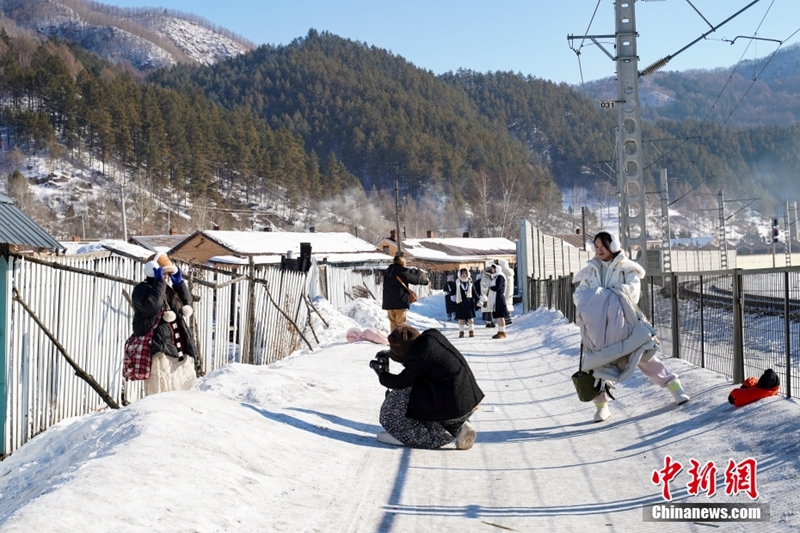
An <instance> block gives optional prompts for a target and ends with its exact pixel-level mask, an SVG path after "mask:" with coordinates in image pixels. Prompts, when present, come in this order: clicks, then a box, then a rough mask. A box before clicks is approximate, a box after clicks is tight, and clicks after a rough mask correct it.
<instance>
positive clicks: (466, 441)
mask: <svg viewBox="0 0 800 533" xmlns="http://www.w3.org/2000/svg"><path fill="white" fill-rule="evenodd" d="M477 435H478V432H477V431H475V428H474V427H473V426H472V424H470V423H469V422H464V424H463V425H462V426H461V429H459V430H458V435H457V436H456V448H457V449H459V450H469V449H470V448H472V445H473V444H474V443H475V437H476V436H477Z"/></svg>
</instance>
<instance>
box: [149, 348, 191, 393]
mask: <svg viewBox="0 0 800 533" xmlns="http://www.w3.org/2000/svg"><path fill="white" fill-rule="evenodd" d="M195 389H197V374H196V373H195V370H194V359H193V358H191V357H184V358H183V361H179V360H178V358H177V357H170V356H168V355H165V354H164V353H163V352H158V353H155V354H153V359H152V363H151V364H150V377H149V378H147V380H146V381H145V382H144V390H145V395H146V396H150V395H151V394H158V393H159V392H170V391H177V390H195Z"/></svg>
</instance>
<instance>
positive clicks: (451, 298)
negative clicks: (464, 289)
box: [444, 274, 456, 320]
mask: <svg viewBox="0 0 800 533" xmlns="http://www.w3.org/2000/svg"><path fill="white" fill-rule="evenodd" d="M455 297H456V279H455V277H454V276H453V275H452V274H448V275H447V282H446V283H445V284H444V310H445V312H446V313H447V320H452V318H453V315H455V314H456V301H455Z"/></svg>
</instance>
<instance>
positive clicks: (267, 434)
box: [0, 294, 800, 533]
mask: <svg viewBox="0 0 800 533" xmlns="http://www.w3.org/2000/svg"><path fill="white" fill-rule="evenodd" d="M321 308H322V309H323V312H324V313H326V314H328V315H329V318H331V328H330V329H328V330H327V331H326V332H325V334H324V335H321V339H325V341H324V342H327V343H328V344H327V345H326V346H325V347H324V348H322V349H318V350H316V351H315V352H313V353H298V354H295V355H293V356H292V357H290V358H288V359H285V360H283V361H281V362H278V363H275V364H272V365H270V366H266V367H253V366H245V365H239V364H233V365H230V366H228V367H226V368H223V369H221V370H218V371H216V372H214V373H213V374H211V375H209V376H207V377H206V378H204V379H203V381H202V385H201V390H200V391H198V392H180V393H167V394H160V395H156V396H152V397H148V398H145V399H143V400H141V401H138V402H136V403H134V404H132V405H130V406H128V407H125V408H123V409H120V410H115V411H111V410H109V411H104V412H99V413H96V414H93V415H89V416H84V417H80V418H75V419H71V420H67V421H65V422H62V423H61V424H59V425H57V426H55V427H53V428H51V429H50V430H48V431H46V432H45V433H43V434H41V435H39V436H38V437H36V438H35V439H33V440H32V441H31V442H30V443H28V444H26V445H25V446H24V447H23V448H22V449H20V450H19V451H17V452H16V453H14V454H13V455H11V456H10V457H8V458H7V459H6V460H5V461H3V462H2V463H0V531H3V532H10V531H14V532H17V531H19V532H30V531H37V532H38V531H44V532H61V531H63V532H73V531H82V532H84V533H92V532H108V531H115V532H128V531H137V532H138V531H142V532H151V531H153V532H173V531H181V532H182V531H185V532H264V531H275V532H284V531H292V532H294V531H320V532H329V531H333V532H339V531H360V532H372V531H383V532H389V531H391V532H421V531H463V532H473V531H475V532H482V531H486V532H492V531H494V532H497V531H520V532H521V531H580V532H585V531H621V532H629V531H631V532H638V531H699V532H707V531H759V532H760V531H797V530H800V515H798V514H797V510H796V509H795V505H797V504H798V503H800V495H799V494H800V493H798V491H797V483H798V481H800V476H799V475H798V470H799V467H798V453H799V452H800V422H798V420H800V418H798V414H800V409H798V405H797V404H796V403H795V402H794V401H792V400H786V399H783V398H780V397H773V398H768V399H766V400H761V401H759V402H757V403H755V404H751V405H749V406H746V407H744V408H740V409H734V408H733V407H732V406H731V405H729V404H728V403H727V401H726V398H727V395H728V392H729V391H730V389H731V388H732V384H731V383H730V382H729V381H727V380H726V379H725V378H723V377H722V376H720V375H718V374H715V373H713V372H711V371H708V370H702V369H698V368H695V367H692V366H691V365H689V364H688V363H685V362H682V361H677V360H670V361H668V364H669V366H670V368H671V369H673V370H674V371H676V372H678V373H679V374H681V377H682V381H683V383H684V386H685V388H686V389H687V391H688V392H689V393H690V394H692V401H691V402H689V403H688V404H686V405H684V406H681V407H677V406H675V405H674V404H673V403H672V401H671V397H670V395H669V393H667V392H666V391H662V390H659V389H657V388H655V387H654V386H653V385H651V384H649V383H648V382H646V380H645V379H644V378H643V376H642V375H641V374H639V373H637V374H634V377H633V378H631V379H630V380H629V381H628V382H626V383H624V384H623V385H621V386H620V387H619V388H618V401H616V402H613V403H612V404H611V409H612V418H611V419H610V420H608V421H607V422H604V423H602V424H593V423H592V422H591V421H590V420H591V417H592V414H593V412H594V408H593V406H592V405H591V404H584V403H581V402H579V401H578V400H577V397H576V395H575V393H574V390H573V388H572V384H571V383H570V380H569V376H570V375H571V374H572V372H574V370H575V368H576V366H577V361H578V333H577V328H576V327H575V326H573V325H570V324H568V323H567V322H566V321H565V320H564V319H563V318H562V317H561V316H560V315H559V314H557V313H555V312H552V311H545V310H540V311H537V312H534V313H530V314H528V315H526V316H524V317H518V318H516V319H515V320H514V324H513V325H512V326H510V327H509V337H508V339H506V340H491V339H490V336H491V334H493V333H494V331H495V330H490V329H486V328H484V327H482V325H481V327H479V328H477V335H476V338H474V339H469V338H465V339H458V338H456V335H457V333H456V332H457V326H455V324H454V323H452V322H451V323H446V322H444V320H443V319H444V305H443V300H442V296H441V294H437V295H434V296H432V297H430V298H427V299H425V300H422V301H421V302H419V303H418V304H415V305H414V306H413V307H412V310H413V312H412V313H411V314H410V320H411V323H412V324H414V325H416V326H418V327H420V328H427V327H438V328H443V329H444V331H445V334H446V335H447V336H448V337H450V338H451V339H452V340H453V343H454V344H455V345H456V346H457V347H459V348H460V349H461V350H462V351H463V352H464V353H465V354H466V356H467V359H468V361H469V362H470V364H471V366H472V368H473V370H474V372H475V374H476V377H477V379H478V382H479V384H480V386H481V387H482V388H483V390H484V392H485V393H486V399H485V400H484V402H483V403H482V405H481V408H480V410H479V411H478V412H477V413H476V414H475V415H474V417H473V422H474V424H475V426H476V427H477V429H478V439H477V441H476V443H475V446H474V447H473V448H472V449H471V450H469V451H459V450H456V449H455V447H454V445H453V444H450V445H448V446H447V447H445V448H443V449H441V450H434V451H427V450H415V449H409V448H400V447H394V446H390V445H384V444H381V443H379V442H377V441H376V440H375V437H374V435H375V434H376V433H377V432H378V431H380V430H381V428H380V427H379V425H378V422H377V417H378V411H379V408H380V403H381V400H382V398H383V392H384V390H383V389H382V387H381V386H380V385H379V384H378V381H377V378H376V376H375V374H374V373H373V372H372V370H370V368H369V367H368V365H367V362H368V361H369V360H370V359H371V358H372V357H373V356H374V354H375V353H376V352H377V351H378V350H379V349H381V348H382V347H380V346H378V345H375V344H370V343H357V344H347V343H346V342H345V340H344V333H345V331H346V329H347V328H349V327H352V325H353V320H355V321H356V322H359V323H361V324H362V325H363V326H375V324H374V321H375V317H380V316H381V315H382V312H381V311H380V309H379V308H378V307H377V305H375V304H374V303H371V302H366V301H361V302H359V303H358V304H355V305H353V306H352V307H351V308H350V309H348V310H347V313H348V316H347V317H345V316H343V315H338V316H336V317H334V316H333V314H334V312H333V311H332V310H331V308H330V306H325V305H321ZM364 321H366V322H370V323H364ZM385 327H386V326H384V328H385ZM393 371H394V372H397V371H399V369H398V368H393ZM668 455H669V456H671V458H672V459H673V460H675V461H678V462H680V463H682V464H683V465H684V470H683V471H682V472H681V473H680V474H678V476H677V477H676V478H675V479H674V480H673V481H672V483H671V484H670V487H671V490H672V494H673V497H674V500H675V501H679V502H686V501H691V502H701V503H738V502H750V501H751V500H750V499H749V497H748V496H746V495H744V494H738V495H734V496H731V495H727V494H725V490H724V487H725V484H724V483H725V479H724V471H725V466H726V465H727V463H728V460H729V459H734V461H736V462H737V463H739V462H742V461H744V460H745V459H747V458H754V459H756V460H757V461H758V470H757V489H758V492H759V493H760V497H759V499H758V502H759V503H766V504H769V505H770V511H771V521H770V523H768V524H764V523H742V522H740V523H714V524H712V523H670V524H658V523H653V522H644V521H643V511H642V507H643V505H650V504H655V503H661V502H663V500H662V496H661V494H662V487H661V486H657V485H655V484H654V483H653V482H652V481H651V475H652V473H653V471H654V470H658V469H661V468H663V467H664V460H665V457H666V456H668ZM690 459H696V460H697V461H699V462H700V463H701V464H705V463H707V462H709V461H714V463H715V464H716V466H717V467H718V469H719V470H718V472H717V476H716V481H717V494H716V495H715V496H714V497H713V498H708V497H707V495H706V494H705V493H703V492H702V491H701V493H700V495H699V496H689V495H688V494H687V487H686V484H687V483H688V482H689V480H690V477H689V474H688V469H689V461H690Z"/></svg>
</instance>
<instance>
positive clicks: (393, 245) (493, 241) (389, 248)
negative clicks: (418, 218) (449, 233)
mask: <svg viewBox="0 0 800 533" xmlns="http://www.w3.org/2000/svg"><path fill="white" fill-rule="evenodd" d="M427 235H428V236H427V238H425V239H403V241H402V248H403V252H405V253H406V254H407V255H408V258H409V259H408V262H409V263H410V264H413V265H414V266H417V267H420V268H423V269H425V270H427V271H428V272H455V271H458V270H460V269H462V268H467V269H470V270H483V268H484V267H485V266H486V263H489V262H491V261H494V260H496V259H505V260H506V261H508V263H509V264H510V265H512V266H513V265H515V264H516V262H517V244H516V243H515V242H514V241H510V240H508V239H506V238H503V237H470V236H469V233H464V235H463V236H462V237H456V238H442V239H437V238H435V237H434V235H433V232H432V231H429V232H427ZM394 237H395V232H394V231H392V232H391V234H390V236H389V237H387V238H384V239H381V241H380V242H379V243H378V248H380V249H382V250H383V251H384V252H386V253H389V254H390V255H394V254H395V253H396V251H397V241H396V239H395V238H394Z"/></svg>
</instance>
